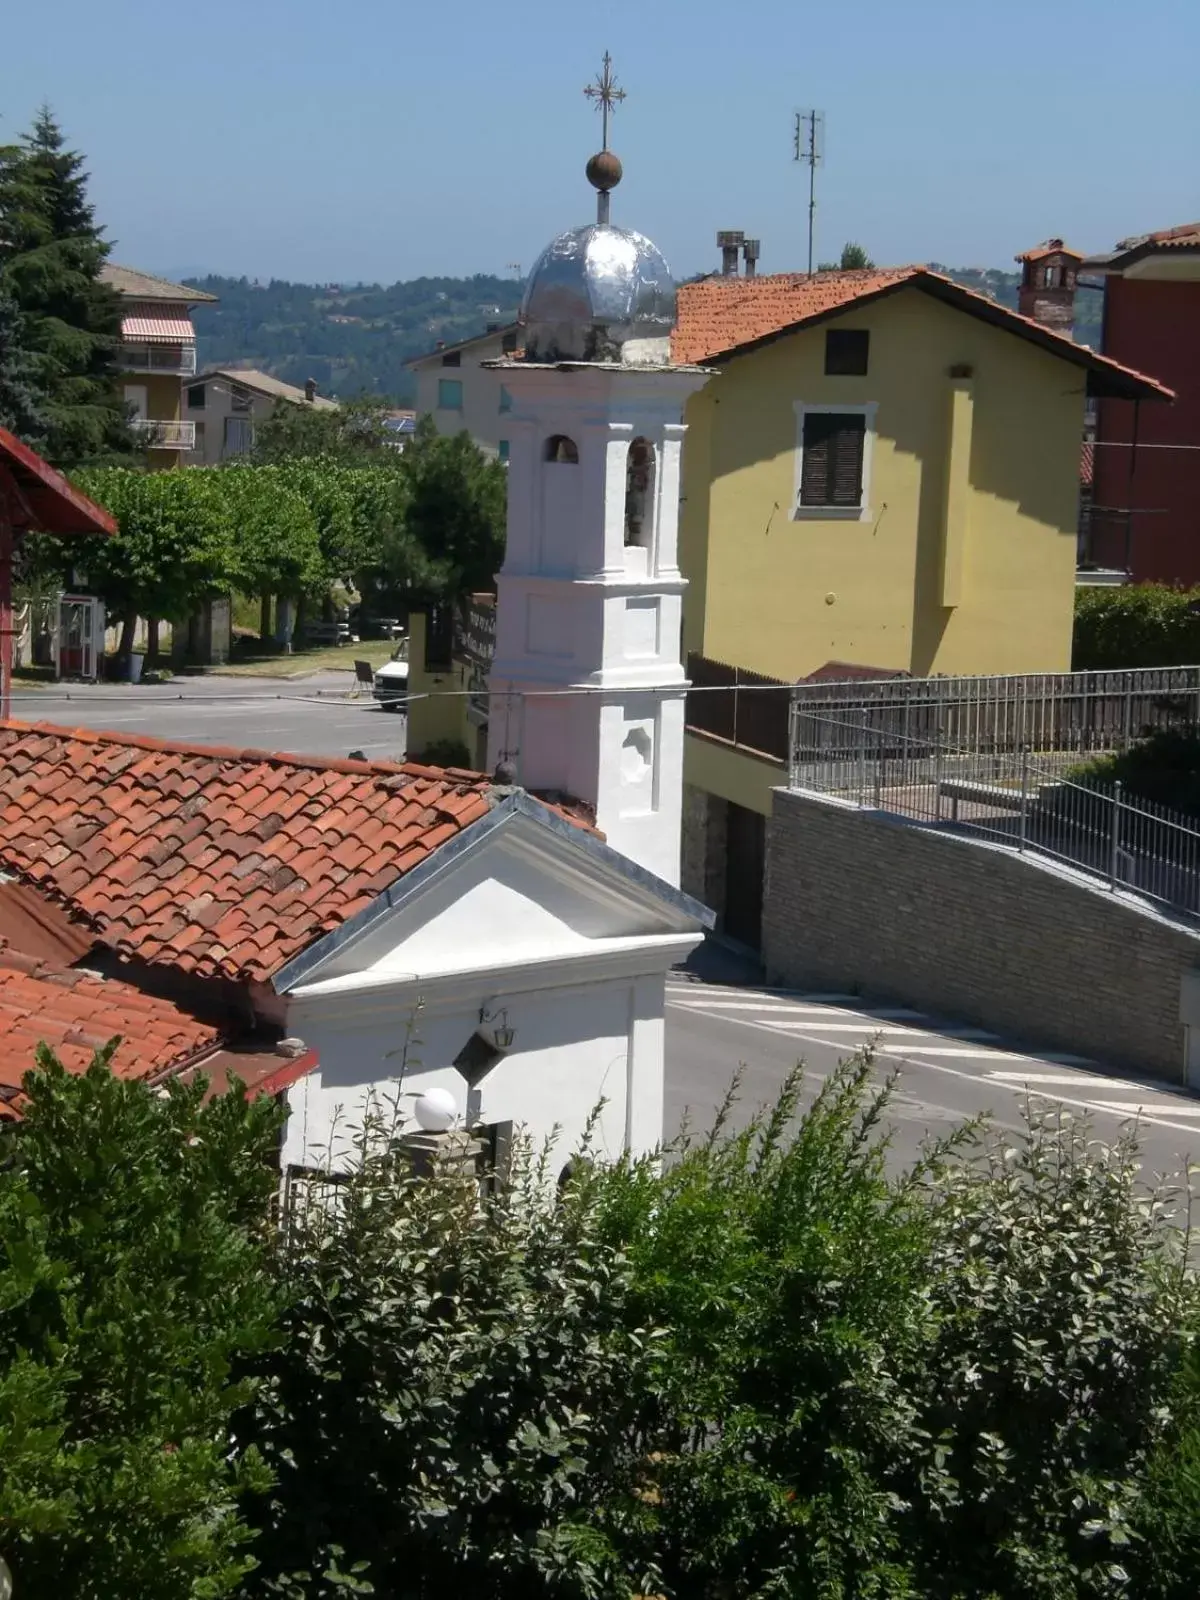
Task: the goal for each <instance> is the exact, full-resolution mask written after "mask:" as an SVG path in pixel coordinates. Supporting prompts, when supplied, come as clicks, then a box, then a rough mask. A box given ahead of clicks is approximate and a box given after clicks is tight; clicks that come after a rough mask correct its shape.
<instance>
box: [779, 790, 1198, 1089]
mask: <svg viewBox="0 0 1200 1600" xmlns="http://www.w3.org/2000/svg"><path fill="white" fill-rule="evenodd" d="M763 958H764V963H765V965H766V970H767V973H768V978H769V980H771V981H779V982H782V983H786V984H788V985H795V986H797V987H800V988H806V989H836V990H841V991H851V992H854V993H861V994H864V995H867V996H870V997H872V998H879V999H889V1000H891V999H894V1000H899V1001H903V1002H904V1003H906V1004H909V1005H913V1006H918V1007H922V1008H928V1009H930V1010H932V1011H936V1012H940V1013H942V1014H943V1015H945V1016H947V1017H950V1018H952V1019H954V1020H956V1021H960V1022H965V1023H972V1024H976V1025H980V1026H983V1027H987V1028H995V1029H997V1030H999V1031H1001V1032H1003V1033H1005V1034H1006V1035H1007V1036H1008V1037H1009V1038H1011V1039H1013V1040H1014V1041H1023V1042H1025V1043H1027V1044H1029V1045H1030V1046H1032V1047H1036V1048H1042V1049H1051V1050H1063V1051H1072V1052H1077V1053H1078V1054H1080V1055H1085V1056H1091V1057H1094V1058H1095V1059H1096V1060H1098V1061H1102V1062H1105V1063H1107V1064H1110V1065H1113V1066H1117V1067H1122V1068H1125V1069H1134V1070H1140V1071H1143V1072H1150V1073H1154V1074H1156V1075H1158V1076H1163V1077H1168V1078H1173V1079H1176V1080H1178V1079H1181V1078H1182V1077H1183V1076H1184V1070H1185V1066H1184V1063H1185V1050H1186V1048H1187V1043H1188V1041H1187V1030H1186V1029H1185V1028H1184V1026H1183V1024H1182V1023H1181V1021H1180V1015H1181V995H1182V996H1183V997H1184V998H1183V1003H1184V1005H1185V1007H1188V1006H1189V1002H1188V1000H1187V998H1186V996H1187V994H1188V993H1190V992H1194V991H1195V990H1196V988H1197V985H1196V982H1195V979H1192V978H1189V977H1188V976H1187V975H1188V974H1191V973H1193V972H1195V971H1196V970H1197V969H1200V934H1197V933H1195V932H1192V931H1191V930H1190V929H1187V928H1184V927H1181V926H1180V925H1178V924H1177V923H1175V922H1173V921H1172V920H1170V919H1169V918H1168V917H1166V916H1165V915H1160V914H1159V913H1157V912H1155V911H1154V910H1152V909H1151V908H1150V907H1148V906H1144V905H1142V904H1140V903H1135V902H1133V901H1132V899H1131V898H1130V897H1128V896H1115V895H1113V894H1111V893H1109V892H1108V891H1107V890H1106V889H1104V888H1103V887H1102V886H1100V885H1094V886H1093V885H1091V884H1089V883H1087V881H1086V880H1085V879H1083V878H1082V877H1081V876H1080V875H1078V874H1075V873H1071V872H1068V871H1065V870H1061V869H1058V868H1056V867H1054V866H1053V865H1052V864H1050V863H1047V862H1040V861H1038V860H1037V859H1036V858H1035V857H1033V856H1030V855H1026V856H1021V855H1018V854H1016V853H1015V852H1013V851H1011V850H1005V849H1002V848H999V847H994V846H991V845H988V844H985V843H982V842H976V841H974V840H968V839H964V838H962V837H960V836H956V835H953V834H949V833H945V832H941V831H938V830H934V829H930V828H922V827H918V826H916V825H914V824H912V823H909V822H905V821H904V820H902V819H899V818H896V817H893V816H888V815H886V814H883V813H880V812H874V811H861V810H858V809H856V808H854V807H850V806H846V805H843V804H841V803H839V802H837V801H831V800H825V799H821V798H818V797H816V796H812V795H803V794H794V793H788V792H786V791H784V790H777V791H776V793H775V806H774V812H773V816H772V819H771V822H770V823H769V825H768V835H767V884H766V904H765V908H764V915H763ZM1189 1009H1190V1007H1189ZM1189 1020H1190V1021H1192V1022H1193V1024H1196V1023H1200V1014H1198V1015H1196V1016H1190V1015H1189ZM1192 1033H1193V1035H1196V1036H1197V1037H1200V1033H1198V1030H1197V1028H1196V1027H1195V1026H1193V1028H1192Z"/></svg>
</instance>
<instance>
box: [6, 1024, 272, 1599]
mask: <svg viewBox="0 0 1200 1600" xmlns="http://www.w3.org/2000/svg"><path fill="white" fill-rule="evenodd" d="M24 1089H25V1093H26V1094H27V1096H28V1105H27V1107H26V1108H25V1121H24V1124H23V1126H22V1127H21V1128H20V1129H19V1130H18V1131H17V1132H15V1133H14V1132H11V1131H10V1132H9V1133H8V1134H6V1135H5V1160H4V1163H3V1165H2V1166H0V1304H2V1305H3V1308H4V1314H3V1317H0V1550H2V1552H3V1555H4V1557H5V1559H6V1560H7V1561H8V1563H9V1565H10V1567H11V1568H12V1570H13V1574H14V1587H15V1592H16V1594H17V1595H18V1596H20V1597H21V1600H59V1597H65V1596H67V1595H71V1596H78V1597H79V1600H178V1597H180V1596H187V1597H191V1600H216V1597H218V1596H222V1595H231V1594H233V1593H235V1592H236V1591H237V1588H238V1585H239V1583H240V1581H241V1579H242V1576H243V1574H244V1573H245V1572H246V1570H247V1568H248V1567H249V1565H250V1564H251V1562H250V1558H249V1556H248V1554H247V1551H246V1542H247V1538H248V1534H249V1530H248V1528H247V1526H246V1523H245V1522H244V1520H243V1518H242V1515H241V1513H240V1511H239V1502H240V1501H241V1500H242V1498H243V1497H244V1496H245V1494H246V1493H247V1492H248V1491H249V1490H251V1489H253V1490H255V1491H257V1492H259V1493H261V1492H263V1490H264V1489H265V1487H266V1483H267V1476H266V1473H265V1472H264V1469H263V1466H262V1463H261V1461H259V1459H258V1458H257V1456H256V1454H255V1452H254V1450H253V1449H252V1448H247V1446H246V1445H245V1444H244V1443H243V1442H242V1441H240V1440H239V1439H238V1438H237V1437H236V1436H235V1435H234V1434H233V1433H232V1431H231V1418H232V1417H233V1415H234V1414H235V1413H236V1412H237V1411H238V1410H239V1409H240V1408H242V1407H244V1406H245V1405H246V1404H247V1403H248V1402H249V1400H250V1399H251V1397H252V1394H253V1385H252V1383H251V1382H250V1381H248V1380H247V1379H246V1378H245V1377H244V1376H242V1377H239V1376H238V1375H237V1373H236V1372H235V1368H238V1367H240V1366H242V1365H243V1364H244V1363H245V1362H246V1361H247V1360H248V1359H249V1358H250V1357H252V1356H253V1357H258V1356H260V1355H261V1353H262V1352H263V1351H264V1350H265V1349H267V1348H268V1347H269V1346H270V1344H271V1343H272V1341H273V1340H274V1338H275V1337H276V1335H275V1328H276V1322H277V1311H278V1300H277V1291H276V1288H275V1285H274V1283H273V1281H272V1276H271V1272H270V1257H269V1251H268V1249H267V1239H266V1233H265V1225H264V1219H265V1217H266V1216H267V1213H268V1200H269V1196H270V1194H271V1193H272V1191H273V1189H274V1186H275V1183H276V1182H277V1179H276V1177H275V1176H274V1174H273V1171H272V1168H273V1164H274V1159H275V1149H276V1146H277V1140H278V1128H279V1117H278V1112H277V1110H276V1109H275V1107H274V1106H273V1105H272V1103H271V1102H270V1101H269V1100H268V1099H263V1100H259V1101H255V1102H249V1101H247V1099H246V1098H245V1096H244V1094H243V1093H242V1092H241V1091H240V1090H238V1091H235V1092H233V1093H231V1094H227V1095H225V1096H223V1097H221V1098H219V1099H216V1100H213V1101H211V1102H210V1103H209V1104H207V1105H205V1104H202V1097H203V1093H204V1085H203V1083H197V1084H194V1085H191V1086H188V1087H184V1086H182V1085H180V1084H178V1083H172V1084H170V1085H168V1086H167V1087H166V1089H165V1091H163V1092H151V1091H150V1090H148V1089H147V1088H146V1087H145V1086H144V1085H143V1084H141V1083H130V1082H127V1081H124V1080H122V1079H121V1078H118V1077H114V1076H113V1074H112V1073H111V1071H110V1070H109V1067H108V1059H107V1052H106V1053H104V1054H103V1055H101V1056H99V1057H97V1059H96V1061H95V1063H94V1064H93V1066H92V1067H91V1069H90V1070H89V1071H88V1072H87V1073H85V1074H84V1075H82V1076H72V1075H70V1074H68V1073H67V1072H65V1071H64V1070H63V1068H62V1067H61V1066H59V1065H58V1063H57V1062H56V1061H55V1060H54V1059H53V1057H52V1056H50V1055H49V1053H48V1052H43V1053H42V1054H41V1056H40V1058H39V1065H38V1067H37V1070H36V1071H34V1072H32V1073H30V1074H29V1075H27V1076H26V1078H25V1082H24Z"/></svg>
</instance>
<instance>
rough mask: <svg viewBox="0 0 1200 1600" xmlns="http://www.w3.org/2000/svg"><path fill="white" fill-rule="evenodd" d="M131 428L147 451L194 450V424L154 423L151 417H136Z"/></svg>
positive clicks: (131, 423)
mask: <svg viewBox="0 0 1200 1600" xmlns="http://www.w3.org/2000/svg"><path fill="white" fill-rule="evenodd" d="M129 426H130V427H131V428H132V429H133V432H134V434H135V436H136V437H137V438H138V439H139V440H140V441H141V443H142V445H143V446H144V447H145V448H146V449H147V450H194V449H195V448H196V424H195V423H194V422H154V421H152V420H151V418H149V417H134V418H133V419H132V420H131V422H130V424H129Z"/></svg>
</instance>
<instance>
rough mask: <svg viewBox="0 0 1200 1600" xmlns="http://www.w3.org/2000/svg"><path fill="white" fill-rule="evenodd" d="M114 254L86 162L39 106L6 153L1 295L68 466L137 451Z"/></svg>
mask: <svg viewBox="0 0 1200 1600" xmlns="http://www.w3.org/2000/svg"><path fill="white" fill-rule="evenodd" d="M109 248H110V247H109V245H108V243H107V242H106V241H105V239H104V236H103V232H102V230H101V229H100V228H99V227H98V226H97V224H96V221H95V216H94V213H93V210H92V206H91V204H90V202H89V201H88V198H87V174H86V173H85V171H84V168H83V158H82V156H80V155H79V154H78V152H76V151H72V150H67V149H66V148H65V141H64V139H63V135H62V132H61V130H60V128H59V126H58V124H57V123H56V122H55V120H54V117H53V116H52V114H51V112H50V111H49V109H48V108H47V107H43V108H42V110H41V111H40V112H39V113H38V115H37V117H36V119H35V121H34V124H33V128H32V129H31V130H30V132H29V133H28V134H27V135H26V136H25V137H24V138H23V140H22V141H21V143H20V144H19V145H10V146H6V147H5V148H3V149H2V150H0V292H2V293H4V294H6V295H8V296H9V297H11V299H13V300H14V301H15V302H16V305H17V307H18V309H19V311H20V313H21V315H22V318H23V319H24V326H25V335H24V337H25V339H26V342H27V346H28V349H29V351H30V352H31V353H32V355H33V357H34V358H35V360H36V368H37V380H38V385H39V388H40V390H41V395H42V401H41V404H40V406H39V409H40V410H41V412H42V413H43V415H44V419H45V426H44V439H43V440H42V448H43V451H44V453H45V455H46V456H47V457H48V459H49V460H51V461H52V462H54V464H55V465H56V466H59V467H62V468H72V467H76V466H79V465H81V464H84V463H87V462H93V461H97V460H102V459H105V458H111V457H113V456H114V455H123V454H128V453H129V452H130V451H131V450H132V438H131V435H130V431H129V427H128V424H127V420H126V416H125V406H124V402H123V400H122V398H121V394H120V391H119V388H118V385H117V381H116V363H115V355H116V349H117V343H118V340H119V337H120V330H121V306H120V298H119V296H118V295H117V294H116V292H115V291H114V290H113V289H111V288H110V287H109V286H108V285H107V284H105V283H103V282H102V281H101V279H100V271H101V268H102V267H103V265H104V263H105V260H106V259H107V257H108V253H109Z"/></svg>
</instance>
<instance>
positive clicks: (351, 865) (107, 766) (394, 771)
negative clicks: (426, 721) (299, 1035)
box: [0, 722, 490, 980]
mask: <svg viewBox="0 0 1200 1600" xmlns="http://www.w3.org/2000/svg"><path fill="white" fill-rule="evenodd" d="M489 788H490V784H489V781H488V779H486V778H484V777H482V776H481V775H480V774H478V773H474V772H465V771H459V770H458V769H456V768H450V769H442V768H437V767H425V766H419V765H416V764H414V763H411V762H410V763H405V764H403V765H400V764H397V763H394V762H384V761H376V762H367V761H349V760H346V761H340V760H330V759H323V758H320V757H305V756H286V755H274V754H269V753H267V752H265V751H259V750H233V749H225V748H221V747H214V746H210V745H187V744H172V743H168V742H166V741H164V740H160V739H149V738H144V737H141V736H136V735H125V734H116V733H97V732H94V731H92V730H91V729H70V728H55V727H49V726H45V725H39V726H37V727H31V726H29V725H28V724H25V723H19V722H8V723H0V863H3V865H4V866H5V868H6V869H7V870H9V871H11V872H13V873H15V874H18V875H19V876H20V877H21V878H22V879H23V880H24V881H26V882H28V883H31V884H33V885H34V886H35V887H36V888H37V889H38V890H39V891H40V892H41V893H42V894H44V895H46V896H47V897H48V898H50V899H52V900H55V901H57V902H59V903H60V904H61V905H63V906H64V907H65V908H66V909H67V911H68V912H70V914H71V915H72V916H73V917H74V918H76V919H77V920H78V921H79V922H82V923H83V924H85V925H86V926H87V927H88V928H90V929H91V930H93V932H94V933H95V934H96V936H97V938H98V939H100V940H102V941H103V942H104V943H105V944H107V945H110V946H111V947H112V948H114V949H116V950H118V951H120V952H121V953H122V954H124V955H127V956H130V957H136V958H138V959H140V960H143V961H148V962H152V963H155V964H159V965H171V966H174V967H176V968H178V969H180V970H182V971H185V972H195V973H199V974H201V975H204V976H213V977H215V976H223V977H228V978H235V979H246V978H249V979H259V980H261V979H266V978H269V977H270V976H271V974H272V973H274V972H277V971H278V970H279V969H280V968H281V967H282V966H283V965H284V964H285V963H286V962H287V961H289V960H290V959H291V958H292V957H293V956H295V955H297V954H298V953H299V952H300V951H301V950H304V949H305V948H307V947H308V946H309V945H311V944H313V943H314V942H315V941H316V940H317V939H319V938H321V937H322V936H323V935H324V934H326V933H328V932H329V931H330V930H331V929H333V928H335V927H337V926H338V925H339V924H340V923H342V922H344V921H346V919H347V918H349V917H352V916H354V914H355V913H356V912H358V911H361V910H363V909H364V908H365V907H366V906H368V905H370V904H371V902H372V901H373V900H374V899H375V898H376V896H377V895H379V894H380V893H381V892H382V891H383V890H384V889H386V888H388V887H389V886H390V885H391V884H393V883H394V882H395V881H396V879H397V878H399V877H400V876H402V874H404V873H405V872H407V871H409V870H410V869H411V868H412V867H414V866H416V865H417V864H418V863H419V862H421V861H424V860H425V859H426V857H428V856H429V855H430V854H431V853H432V852H433V851H434V850H436V849H437V848H438V846H439V845H441V844H444V843H445V842H446V841H447V840H448V839H452V838H454V837H455V835H457V834H458V833H460V832H462V830H463V829H464V828H467V827H469V826H470V825H471V824H472V823H473V822H476V821H478V820H479V819H480V818H482V817H484V816H485V815H486V814H487V812H488V809H489V803H488V791H489Z"/></svg>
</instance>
